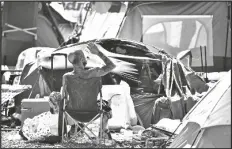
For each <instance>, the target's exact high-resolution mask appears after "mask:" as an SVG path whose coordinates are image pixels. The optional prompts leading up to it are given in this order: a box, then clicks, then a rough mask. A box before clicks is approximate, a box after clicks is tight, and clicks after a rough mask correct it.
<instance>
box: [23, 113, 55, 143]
mask: <svg viewBox="0 0 232 149" xmlns="http://www.w3.org/2000/svg"><path fill="white" fill-rule="evenodd" d="M22 132H23V134H24V136H25V137H26V138H27V139H28V140H41V139H43V138H44V137H47V136H51V135H55V136H57V135H58V114H51V112H50V111H49V112H44V113H42V114H40V115H37V116H35V117H33V118H32V119H31V118H27V119H26V120H25V121H24V124H23V127H22Z"/></svg>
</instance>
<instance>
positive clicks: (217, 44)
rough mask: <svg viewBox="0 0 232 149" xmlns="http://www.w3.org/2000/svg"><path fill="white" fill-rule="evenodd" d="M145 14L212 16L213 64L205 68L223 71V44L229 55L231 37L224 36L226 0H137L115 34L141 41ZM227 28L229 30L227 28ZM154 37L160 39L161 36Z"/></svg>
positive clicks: (226, 12)
mask: <svg viewBox="0 0 232 149" xmlns="http://www.w3.org/2000/svg"><path fill="white" fill-rule="evenodd" d="M144 15H149V16H155V15H159V16H160V15H190V16H191V15H212V16H213V21H212V29H213V56H214V67H210V68H208V70H209V71H222V70H223V66H224V65H223V57H224V55H225V51H226V50H225V49H226V44H228V46H227V53H226V56H227V57H231V50H230V49H231V45H230V40H229V39H228V42H227V37H226V35H227V25H228V20H227V15H228V6H227V2H161V3H157V2H144V3H140V4H138V5H137V6H135V7H132V9H131V10H130V12H128V14H127V16H126V18H125V20H124V23H123V25H122V27H121V30H120V32H119V34H118V38H123V39H130V40H135V41H141V39H142V36H143V34H144V32H143V16H144ZM207 30H208V28H207ZM228 31H229V32H230V30H228ZM230 34H231V33H229V35H230ZM159 37H161V36H159ZM229 37H230V36H229ZM185 39H186V38H183V40H185ZM156 40H160V38H159V39H156ZM186 42H187V41H186ZM154 44H155V42H154ZM186 44H187V43H186ZM156 46H158V45H156ZM160 48H162V47H160ZM169 48H172V50H175V48H174V47H171V46H169ZM164 49H165V48H164ZM167 50H168V49H167ZM208 53H209V52H208ZM194 58H199V57H194ZM227 62H228V61H227ZM228 65H229V64H228ZM230 67H231V66H227V68H230ZM198 70H199V69H198Z"/></svg>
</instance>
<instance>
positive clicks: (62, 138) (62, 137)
mask: <svg viewBox="0 0 232 149" xmlns="http://www.w3.org/2000/svg"><path fill="white" fill-rule="evenodd" d="M62 114H63V117H62V136H61V142H62V143H63V141H64V127H65V126H64V123H65V122H64V121H65V119H64V113H62ZM66 127H67V125H66Z"/></svg>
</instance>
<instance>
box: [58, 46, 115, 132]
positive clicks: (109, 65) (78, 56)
mask: <svg viewBox="0 0 232 149" xmlns="http://www.w3.org/2000/svg"><path fill="white" fill-rule="evenodd" d="M87 48H88V49H89V51H90V52H91V53H92V54H96V55H98V56H99V57H100V58H101V59H102V60H103V61H104V62H105V64H106V65H105V66H103V67H101V68H99V67H96V68H91V69H88V70H86V69H85V66H86V64H87V58H86V57H85V55H84V53H83V51H82V50H77V51H75V52H72V53H70V54H69V55H68V60H69V62H70V63H72V65H73V71H72V72H69V73H66V74H65V75H63V89H62V97H65V95H68V93H67V77H72V78H75V77H79V78H82V79H89V78H94V77H102V76H104V75H106V74H108V73H109V72H110V71H112V70H113V69H114V68H115V67H116V65H115V64H114V63H113V62H112V61H111V60H110V59H109V58H108V57H107V56H106V55H105V54H104V53H102V52H101V51H100V50H99V49H98V47H97V46H96V45H95V44H94V43H89V44H88V46H87ZM66 97H67V96H66ZM109 118H111V115H110V113H104V114H103V131H104V132H106V133H108V134H109V132H108V130H107V128H106V127H107V123H108V119H109ZM75 129H76V128H75V125H72V127H71V133H73V131H74V132H75V131H76V130H75Z"/></svg>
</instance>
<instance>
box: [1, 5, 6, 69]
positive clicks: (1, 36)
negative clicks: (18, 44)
mask: <svg viewBox="0 0 232 149" xmlns="http://www.w3.org/2000/svg"><path fill="white" fill-rule="evenodd" d="M2 3H3V2H0V34H1V37H0V40H1V41H0V51H1V52H0V55H1V58H2V13H3V8H2ZM3 59H5V58H3ZM2 63H3V64H4V65H5V63H4V62H2Z"/></svg>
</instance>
